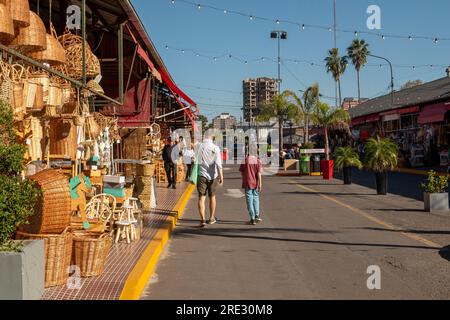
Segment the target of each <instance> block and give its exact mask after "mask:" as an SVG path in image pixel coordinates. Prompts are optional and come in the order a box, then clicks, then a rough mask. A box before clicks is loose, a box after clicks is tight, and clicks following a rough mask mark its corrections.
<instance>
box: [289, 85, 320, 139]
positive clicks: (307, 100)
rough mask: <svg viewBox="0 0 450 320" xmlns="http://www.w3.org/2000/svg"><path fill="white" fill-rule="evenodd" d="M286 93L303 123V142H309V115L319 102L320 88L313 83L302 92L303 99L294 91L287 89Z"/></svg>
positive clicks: (310, 115)
mask: <svg viewBox="0 0 450 320" xmlns="http://www.w3.org/2000/svg"><path fill="white" fill-rule="evenodd" d="M287 95H288V96H289V97H291V98H292V99H293V100H294V104H295V106H296V107H297V108H298V110H299V111H300V114H301V115H302V117H303V120H304V123H305V142H306V143H308V142H309V125H310V121H311V117H312V115H313V113H314V111H315V109H316V107H317V104H318V103H319V96H320V89H319V84H317V83H315V84H313V85H312V86H310V87H309V88H308V89H306V90H305V92H304V93H303V97H302V99H303V101H302V99H300V98H299V97H298V96H297V95H296V94H295V93H293V92H291V91H287Z"/></svg>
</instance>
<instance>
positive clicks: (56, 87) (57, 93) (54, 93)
mask: <svg viewBox="0 0 450 320" xmlns="http://www.w3.org/2000/svg"><path fill="white" fill-rule="evenodd" d="M47 105H48V106H62V89H61V85H60V84H58V83H54V82H50V84H49V86H48V100H47Z"/></svg>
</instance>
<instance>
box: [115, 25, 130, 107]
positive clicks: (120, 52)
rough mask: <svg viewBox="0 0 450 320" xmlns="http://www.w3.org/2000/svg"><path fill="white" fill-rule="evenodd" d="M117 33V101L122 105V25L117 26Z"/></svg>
mask: <svg viewBox="0 0 450 320" xmlns="http://www.w3.org/2000/svg"><path fill="white" fill-rule="evenodd" d="M118 33H119V34H118V43H119V45H118V47H119V52H118V57H119V59H118V62H119V63H118V68H119V101H120V102H122V103H123V100H124V92H123V24H122V23H121V24H120V25H119V32H118ZM131 72H132V71H131Z"/></svg>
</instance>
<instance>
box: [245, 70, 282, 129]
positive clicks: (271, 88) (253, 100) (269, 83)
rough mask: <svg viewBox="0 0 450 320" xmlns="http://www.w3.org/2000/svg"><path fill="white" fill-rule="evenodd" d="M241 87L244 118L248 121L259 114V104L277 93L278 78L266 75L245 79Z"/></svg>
mask: <svg viewBox="0 0 450 320" xmlns="http://www.w3.org/2000/svg"><path fill="white" fill-rule="evenodd" d="M242 88H243V103H244V120H245V121H247V122H250V121H253V120H254V118H255V117H256V116H257V115H258V114H259V106H260V105H262V104H264V103H267V102H270V101H272V100H273V99H274V97H275V96H276V95H277V94H278V80H277V79H272V78H266V77H264V78H256V79H246V80H244V81H243V84H242Z"/></svg>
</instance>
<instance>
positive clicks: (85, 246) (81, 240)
mask: <svg viewBox="0 0 450 320" xmlns="http://www.w3.org/2000/svg"><path fill="white" fill-rule="evenodd" d="M112 243H113V239H112V236H111V234H109V233H104V234H102V235H98V234H96V233H89V232H83V231H74V238H73V254H72V264H74V265H76V266H78V267H79V268H80V270H81V277H83V278H88V277H97V276H99V275H101V274H102V273H103V270H104V268H105V261H106V258H107V257H108V254H109V251H110V250H111V247H112Z"/></svg>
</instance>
